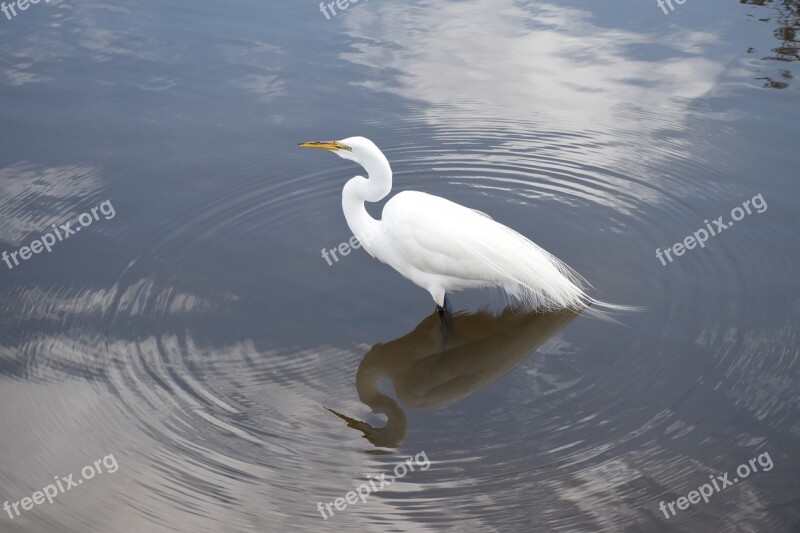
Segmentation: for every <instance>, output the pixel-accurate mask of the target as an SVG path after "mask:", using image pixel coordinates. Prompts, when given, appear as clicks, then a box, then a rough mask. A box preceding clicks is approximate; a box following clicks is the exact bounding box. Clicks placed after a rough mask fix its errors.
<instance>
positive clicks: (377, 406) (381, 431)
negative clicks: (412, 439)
mask: <svg viewBox="0 0 800 533" xmlns="http://www.w3.org/2000/svg"><path fill="white" fill-rule="evenodd" d="M380 378H381V376H380V374H377V373H375V372H370V371H366V372H364V371H362V370H361V368H359V370H358V373H357V374H356V390H357V391H358V399H359V400H361V403H363V404H364V405H367V406H369V407H370V408H371V409H372V412H373V413H375V414H378V415H386V425H385V426H384V427H382V428H376V427H373V426H371V425H369V424H367V423H366V422H361V423H360V424H361V426H360V427H358V428H357V429H359V430H361V431H362V432H363V433H364V436H365V437H366V438H367V440H369V441H370V442H371V443H372V444H374V445H375V446H380V447H383V448H396V447H397V446H399V445H400V443H401V442H402V441H403V439H405V438H406V429H407V427H408V420H407V419H406V414H405V412H404V411H403V409H402V408H400V406H399V405H398V404H397V402H396V401H395V400H394V399H393V398H391V397H389V396H387V395H385V394H383V393H382V392H380V391H379V390H378V383H379V382H380Z"/></svg>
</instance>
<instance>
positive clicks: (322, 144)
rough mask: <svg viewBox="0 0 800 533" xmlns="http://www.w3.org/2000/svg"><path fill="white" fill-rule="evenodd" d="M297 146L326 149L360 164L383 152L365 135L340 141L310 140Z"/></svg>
mask: <svg viewBox="0 0 800 533" xmlns="http://www.w3.org/2000/svg"><path fill="white" fill-rule="evenodd" d="M298 146H301V147H303V148H317V149H319V150H328V151H330V152H333V153H335V154H336V155H338V156H339V157H341V158H342V159H349V160H351V161H355V162H356V163H359V164H361V165H363V164H364V163H365V162H367V161H370V160H371V159H372V158H374V157H376V155H378V154H380V156H381V157H383V154H381V151H380V150H379V149H378V147H377V146H375V143H373V142H372V141H370V140H369V139H367V138H366V137H348V138H347V139H342V140H341V141H311V142H305V143H300V144H299V145H298Z"/></svg>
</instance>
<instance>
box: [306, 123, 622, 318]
mask: <svg viewBox="0 0 800 533" xmlns="http://www.w3.org/2000/svg"><path fill="white" fill-rule="evenodd" d="M300 146H302V147H304V148H319V149H322V150H330V151H331V152H333V153H335V154H336V155H338V156H339V157H341V158H343V159H349V160H351V161H355V162H356V163H358V164H359V165H361V166H362V167H364V169H365V170H366V171H367V174H368V175H369V179H367V178H365V177H363V176H356V177H354V178H352V179H351V180H350V181H348V182H347V184H345V186H344V189H343V190H342V209H343V210H344V216H345V218H346V219H347V225H348V226H350V229H351V230H352V232H353V234H354V235H355V236H356V237H357V238H358V240H359V241H360V242H361V245H362V246H363V247H364V249H365V250H366V251H367V252H368V253H369V254H370V255H371V256H372V257H374V258H376V259H378V260H380V261H382V262H383V263H387V264H388V265H389V266H391V267H392V268H394V269H395V270H397V271H398V272H399V273H400V274H401V275H403V276H404V277H406V278H408V279H410V280H411V281H413V282H414V283H416V284H417V285H419V286H420V287H422V288H423V289H425V290H426V291H428V292H429V293H431V296H432V297H433V301H434V302H436V308H437V309H438V310H439V312H440V313H443V312H445V311H447V300H446V297H445V295H446V294H447V293H448V292H450V291H457V290H461V289H470V288H475V287H500V288H502V289H503V290H505V292H506V294H508V295H509V296H511V297H513V298H516V299H517V300H519V301H521V302H522V303H523V304H524V305H525V306H526V307H527V308H529V309H536V310H557V309H576V310H578V309H583V308H585V307H588V306H589V305H591V304H596V303H599V302H597V301H595V300H594V299H592V298H591V297H589V296H588V295H587V294H586V292H585V290H584V288H583V285H584V283H585V280H583V278H581V276H580V275H579V274H577V273H576V272H575V271H574V270H572V269H571V268H570V267H569V266H567V265H566V264H564V263H563V262H562V261H560V260H559V259H558V258H556V257H555V256H553V255H552V254H550V253H548V252H547V251H545V250H544V249H542V248H540V247H539V246H538V245H536V244H535V243H533V242H532V241H530V240H529V239H527V238H525V237H524V236H522V235H520V234H519V233H517V232H516V231H514V230H512V229H510V228H508V227H506V226H504V225H502V224H500V223H499V222H495V221H494V220H492V219H491V218H490V217H489V216H488V215H485V214H484V213H481V212H480V211H475V210H473V209H469V208H467V207H464V206H461V205H459V204H456V203H454V202H451V201H450V200H445V199H444V198H440V197H438V196H433V195H430V194H426V193H423V192H417V191H403V192H401V193H399V194H397V195H395V196H394V198H392V199H391V200H389V201H388V202H387V203H386V205H385V206H384V208H383V218H382V219H381V220H375V219H374V218H372V216H370V214H369V213H367V210H366V209H365V208H364V202H377V201H379V200H381V199H383V198H385V197H386V196H387V195H388V194H389V192H390V191H391V190H392V169H391V167H390V166H389V161H388V160H387V159H386V157H385V156H384V155H383V153H382V152H381V151H380V150H379V149H378V147H377V146H375V144H374V143H373V142H372V141H370V140H369V139H366V138H364V137H350V138H348V139H344V140H341V141H324V142H305V143H301V144H300ZM608 307H616V308H619V307H617V306H608Z"/></svg>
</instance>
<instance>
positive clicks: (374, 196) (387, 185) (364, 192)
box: [342, 152, 392, 249]
mask: <svg viewBox="0 0 800 533" xmlns="http://www.w3.org/2000/svg"><path fill="white" fill-rule="evenodd" d="M356 162H357V163H360V164H361V166H363V167H364V169H365V170H366V171H367V175H368V176H369V179H367V178H364V177H363V176H356V177H354V178H352V179H351V180H350V181H348V182H347V183H346V184H345V186H344V189H343V190H342V210H343V211H344V217H345V219H346V220H347V225H348V226H350V230H351V231H352V232H353V235H355V236H356V237H358V240H359V241H361V244H362V245H363V246H364V247H365V248H367V249H369V243H370V241H371V240H372V238H373V237H375V236H376V235H377V232H378V225H379V224H380V221H378V220H375V219H374V218H372V216H370V214H369V213H368V212H367V210H366V208H365V207H364V202H377V201H380V200H382V199H383V198H385V197H386V195H388V194H389V193H390V192H391V190H392V168H391V167H390V166H389V161H387V160H386V157H384V155H383V154H382V153H380V152H377V153H375V154H371V155H370V156H369V158H367V159H365V160H363V161H356Z"/></svg>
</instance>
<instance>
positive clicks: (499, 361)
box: [331, 307, 577, 448]
mask: <svg viewBox="0 0 800 533" xmlns="http://www.w3.org/2000/svg"><path fill="white" fill-rule="evenodd" d="M575 316H577V315H576V313H574V312H572V311H569V310H562V311H555V312H547V313H520V312H519V311H518V310H516V309H514V308H513V307H507V308H506V309H505V310H504V311H503V312H502V313H500V314H499V315H494V314H492V313H489V312H487V311H480V312H477V313H469V314H468V313H456V314H455V315H453V316H452V317H451V318H450V326H449V328H448V336H447V342H446V344H445V345H443V344H442V342H443V341H442V336H441V329H440V328H441V325H440V323H439V320H438V318H437V315H436V314H435V313H434V314H432V315H430V316H428V317H427V318H426V319H425V320H423V321H422V322H421V323H420V324H419V325H418V326H417V327H416V329H414V331H412V332H411V333H408V334H407V335H405V336H403V337H400V338H399V339H395V340H393V341H391V342H388V343H386V344H376V345H375V346H373V347H372V349H371V350H370V351H369V352H368V353H367V354H366V355H365V356H364V359H363V360H362V361H361V364H360V365H359V366H358V373H357V374H356V390H357V391H358V398H359V399H360V400H361V402H362V403H364V404H366V405H367V406H369V407H370V408H371V409H372V412H373V413H376V414H383V415H386V417H387V422H386V426H385V427H383V428H376V427H373V426H371V425H370V424H368V423H366V422H361V421H358V420H354V419H352V418H350V417H347V416H345V415H342V414H339V413H337V412H336V411H332V410H331V412H333V413H334V414H336V415H337V416H339V417H340V418H342V419H343V420H345V421H346V422H347V425H348V426H350V427H352V428H355V429H358V430H360V431H361V432H363V433H364V436H365V437H366V438H367V439H368V440H369V441H370V442H371V443H373V444H374V445H376V446H381V447H387V448H392V447H396V446H398V445H399V444H400V442H402V440H403V439H404V438H405V435H406V426H407V423H406V415H405V413H404V412H403V409H402V408H401V407H400V406H399V405H398V403H397V402H396V401H395V400H394V399H393V398H391V397H389V396H387V395H385V394H383V393H382V392H380V391H379V390H378V384H379V382H380V380H382V379H387V380H389V381H390V382H391V383H392V385H393V386H394V391H395V394H396V395H397V399H398V400H400V402H402V403H403V404H404V405H406V406H408V407H411V408H413V409H420V410H434V409H442V408H444V407H447V406H448V405H450V404H452V403H455V402H457V401H459V400H461V399H463V398H466V397H467V396H469V395H470V394H472V392H474V391H476V390H478V389H480V388H483V387H486V386H487V385H490V384H491V383H493V382H494V381H496V380H497V379H498V378H500V377H501V376H503V375H505V374H506V373H508V372H509V371H510V370H511V369H513V368H514V367H516V366H517V365H518V364H520V363H521V362H522V360H523V359H524V358H525V357H526V356H527V355H528V354H530V353H531V352H532V351H533V350H535V349H536V348H538V347H539V346H541V345H542V344H544V343H545V342H546V341H547V340H548V339H549V338H550V337H552V336H553V335H555V334H556V333H557V332H558V331H559V330H560V329H561V328H563V327H564V326H566V325H567V324H568V323H569V322H570V321H571V320H572V319H573V318H575Z"/></svg>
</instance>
